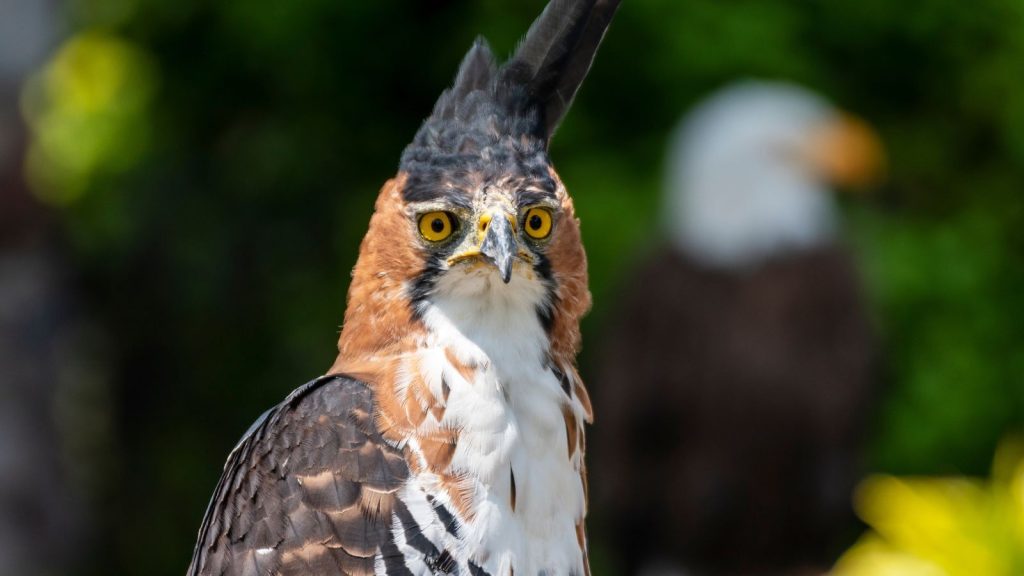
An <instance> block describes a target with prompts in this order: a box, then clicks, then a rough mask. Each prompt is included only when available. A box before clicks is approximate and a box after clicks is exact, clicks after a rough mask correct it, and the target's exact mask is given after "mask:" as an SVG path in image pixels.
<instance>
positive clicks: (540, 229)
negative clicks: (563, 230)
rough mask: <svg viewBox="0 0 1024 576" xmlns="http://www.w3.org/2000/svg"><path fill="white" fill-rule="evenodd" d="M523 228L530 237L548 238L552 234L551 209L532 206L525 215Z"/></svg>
mask: <svg viewBox="0 0 1024 576" xmlns="http://www.w3.org/2000/svg"><path fill="white" fill-rule="evenodd" d="M523 228H524V229H525V230H526V234H527V235H528V236H529V237H530V238H536V239H538V240H540V239H542V238H547V237H548V235H549V234H551V211H550V210H548V209H547V208H530V209H529V210H527V211H526V216H524V217H523Z"/></svg>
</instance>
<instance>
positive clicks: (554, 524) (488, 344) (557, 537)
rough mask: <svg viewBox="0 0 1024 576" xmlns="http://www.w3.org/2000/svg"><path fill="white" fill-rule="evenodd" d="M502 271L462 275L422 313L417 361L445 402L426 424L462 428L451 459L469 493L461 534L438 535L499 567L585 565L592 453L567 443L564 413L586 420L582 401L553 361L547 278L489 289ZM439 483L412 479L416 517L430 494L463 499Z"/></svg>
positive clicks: (560, 570) (494, 570) (559, 570)
mask: <svg viewBox="0 0 1024 576" xmlns="http://www.w3.org/2000/svg"><path fill="white" fill-rule="evenodd" d="M495 281H497V282H500V280H498V279H497V277H496V276H493V275H490V274H483V273H481V274H480V275H479V276H467V277H464V278H461V279H460V281H459V282H458V284H453V285H451V286H446V287H443V288H444V290H442V291H439V292H440V294H441V295H439V296H437V297H436V298H435V299H434V300H433V302H432V304H431V306H430V307H429V309H428V310H427V311H426V313H425V315H424V320H425V321H426V324H427V326H428V328H429V330H430V336H429V338H428V339H427V342H426V347H425V348H424V349H423V350H421V351H420V353H419V361H418V362H417V364H418V366H419V371H420V373H421V374H420V376H421V377H422V378H423V379H424V380H425V381H426V382H427V386H428V387H429V388H430V389H431V390H433V391H435V393H437V394H439V395H440V396H443V397H445V410H444V412H443V417H442V418H440V420H436V419H428V420H426V421H425V422H424V424H423V426H427V427H431V426H433V427H437V428H445V427H448V428H452V429H456V430H458V443H457V446H456V448H455V451H454V454H453V456H452V458H451V463H450V465H449V467H448V470H449V472H450V474H451V475H453V476H456V477H459V478H461V479H462V481H461V483H460V487H461V489H462V490H465V491H467V492H468V494H466V495H465V496H466V498H465V501H464V502H463V503H462V507H463V508H465V502H467V501H468V502H471V510H470V512H469V514H468V516H470V517H466V518H462V519H461V520H462V522H461V528H460V533H459V534H458V536H459V538H457V539H456V538H454V537H453V535H451V534H448V535H445V534H443V530H441V527H436V529H435V534H434V535H433V536H436V537H438V538H441V539H443V540H444V539H446V540H447V541H448V542H449V543H450V544H451V545H452V546H455V547H456V548H457V549H460V552H461V554H456V556H460V555H464V557H463V558H462V559H463V560H470V559H471V560H473V561H474V562H475V563H476V564H478V565H479V566H480V567H482V568H483V569H484V570H486V571H487V572H488V573H490V574H494V575H496V576H497V575H502V576H504V575H506V574H509V573H511V572H512V571H514V573H516V574H538V573H546V574H579V575H581V576H582V574H583V573H584V568H583V566H584V558H583V552H582V551H581V546H580V542H579V539H578V536H577V534H578V532H577V527H578V526H579V525H581V524H582V521H583V516H584V512H585V502H584V498H585V497H584V488H583V479H582V476H581V468H582V458H583V456H582V453H581V451H580V450H572V449H571V447H570V444H569V438H568V436H569V432H568V431H567V421H566V416H565V411H569V412H570V413H572V414H573V415H574V418H573V419H572V422H573V424H574V425H575V423H576V422H582V419H583V415H582V408H581V407H580V406H578V405H576V404H577V403H575V402H572V401H571V399H570V397H569V396H568V395H567V394H566V392H565V391H564V390H563V387H562V384H561V382H560V379H559V376H558V375H557V374H556V372H555V370H554V369H553V367H552V366H551V365H550V360H549V357H548V339H547V335H546V333H545V331H544V329H543V327H542V326H541V323H540V320H539V318H538V316H537V312H536V310H537V309H536V305H537V303H538V302H539V301H540V299H541V298H543V294H544V293H543V287H542V286H541V285H540V284H539V283H538V282H533V281H531V280H529V279H526V278H523V277H520V276H515V277H514V278H513V280H512V283H511V284H509V285H508V286H505V285H501V286H500V289H494V290H492V288H494V286H492V284H491V282H495ZM567 447H569V448H567ZM413 449H414V450H415V449H416V447H415V446H413ZM441 484H443V479H442V478H439V477H438V476H437V475H436V474H432V473H422V474H419V475H418V476H417V477H415V478H414V480H413V481H412V482H411V483H410V485H409V487H408V488H407V489H406V492H407V494H406V498H407V501H412V502H415V501H421V505H420V506H419V510H415V509H414V510H413V514H414V516H417V515H418V516H420V517H422V518H424V519H426V518H427V516H428V515H429V514H428V513H429V508H428V507H429V505H430V504H429V502H428V501H427V498H426V495H428V494H429V495H431V498H436V499H439V500H441V501H442V502H443V503H445V504H446V505H450V506H451V507H452V508H453V509H459V508H460V503H459V502H453V500H457V499H458V497H457V496H453V495H452V494H451V489H450V486H449V487H448V488H449V489H448V491H447V492H448V493H445V491H444V490H443V488H444V487H443V486H441ZM414 492H418V493H414ZM412 507H413V508H415V505H413V506H412ZM428 536H429V535H428Z"/></svg>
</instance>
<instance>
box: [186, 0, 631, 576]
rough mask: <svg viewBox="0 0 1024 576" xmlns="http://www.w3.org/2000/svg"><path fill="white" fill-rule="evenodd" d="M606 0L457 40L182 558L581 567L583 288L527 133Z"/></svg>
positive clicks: (225, 562)
mask: <svg viewBox="0 0 1024 576" xmlns="http://www.w3.org/2000/svg"><path fill="white" fill-rule="evenodd" d="M617 7H618V1H617V0H596V1H595V0H552V2H551V3H550V4H549V5H548V7H547V8H546V9H545V11H544V13H543V14H542V15H541V16H540V17H539V18H538V20H537V22H535V23H534V25H533V26H532V27H531V29H530V31H529V32H528V33H527V35H526V37H525V39H524V40H523V43H522V44H521V46H520V47H519V49H518V51H517V52H516V54H515V55H514V56H513V58H512V59H511V60H510V62H508V63H507V64H505V65H503V66H500V67H499V66H498V65H497V64H496V63H495V61H494V58H493V56H492V55H491V52H490V49H489V48H488V47H487V45H486V44H485V43H484V42H483V41H482V40H481V41H478V42H477V43H476V44H475V45H474V46H473V48H472V49H471V50H470V52H469V54H468V55H467V56H466V58H465V60H464V61H463V64H462V67H461V68H460V70H459V74H458V77H457V78H456V80H455V84H454V85H453V87H452V88H451V89H450V90H448V91H446V92H445V93H444V94H443V95H442V96H441V99H440V100H439V101H438V104H437V106H436V108H435V110H434V112H433V114H432V115H431V116H430V118H428V119H427V121H426V122H425V123H424V125H423V127H422V128H421V129H420V131H419V133H418V134H417V136H416V138H415V140H414V141H413V143H412V144H410V146H409V147H408V148H407V149H406V151H405V153H404V154H403V156H402V162H401V165H400V170H399V175H398V177H396V178H395V179H393V180H391V181H390V182H388V183H387V184H386V185H385V186H384V188H383V190H382V191H381V193H380V196H379V197H378V199H377V203H376V206H375V213H374V215H373V217H372V219H371V221H370V226H369V231H368V232H367V235H366V237H365V239H364V241H363V243H362V246H361V249H360V256H359V260H358V262H357V264H356V267H355V271H354V273H353V280H352V285H351V287H350V289H349V300H348V309H347V311H346V314H345V323H344V327H343V330H342V334H341V338H340V341H339V355H338V358H337V360H336V362H335V364H334V365H333V367H332V368H331V370H330V371H329V372H328V375H327V376H324V377H322V378H319V379H317V380H314V381H313V382H310V383H309V384H307V385H305V386H303V387H301V388H299V389H297V390H296V391H295V392H293V393H292V394H291V395H290V396H289V397H288V398H287V399H286V400H285V401H284V402H283V403H282V404H280V405H278V406H276V407H275V408H273V409H272V410H270V411H269V412H268V413H267V414H265V415H264V416H263V417H262V418H261V419H260V420H258V421H257V423H256V424H254V425H253V427H252V428H251V429H250V431H249V432H248V433H246V435H245V436H244V437H243V439H242V441H241V442H240V443H239V445H238V446H237V447H236V448H235V450H234V451H233V452H232V454H231V456H230V457H229V459H228V462H227V465H226V466H225V471H224V475H223V476H222V478H221V481H220V483H219V485H218V486H217V489H216V491H215V493H214V495H213V498H212V500H211V502H210V505H209V507H208V509H207V512H206V516H205V518H204V520H203V523H202V526H201V528H200V532H199V539H198V543H197V545H196V548H195V552H194V554H193V559H192V564H191V566H190V568H189V572H188V574H189V575H190V576H199V575H203V576H215V575H218V576H219V575H246V576H248V575H253V576H256V575H282V576H285V575H293V574H294V575H300V574H301V575H340V574H353V575H363V574H398V575H423V574H458V575H472V576H476V575H482V574H493V575H496V576H498V575H500V576H505V575H511V574H513V573H519V574H548V575H551V576H553V575H555V574H575V575H579V576H582V575H583V574H585V573H587V572H588V570H589V569H588V559H587V549H586V540H585V534H584V527H583V522H584V515H585V513H586V501H585V498H586V488H585V486H586V479H585V473H584V468H583V423H584V422H586V421H589V419H590V418H591V409H590V402H589V399H588V397H587V393H586V390H585V388H584V387H583V384H582V382H581V381H580V379H579V376H578V374H577V371H576V367H575V356H576V353H577V351H578V348H579V319H580V317H581V316H582V315H583V314H584V313H586V311H587V309H588V308H589V306H590V294H589V292H588V290H587V273H586V257H585V255H584V252H583V246H582V243H581V240H580V231H579V223H578V221H577V219H576V217H575V213H574V210H573V205H572V201H571V199H570V198H569V196H568V194H567V192H566V189H565V187H564V186H563V185H562V183H561V180H560V179H559V178H558V176H557V174H556V173H555V172H554V170H553V168H552V167H551V163H550V159H549V158H548V154H547V145H548V141H549V140H550V137H551V135H552V134H553V132H554V130H555V128H556V127H557V125H558V123H559V122H560V121H561V119H562V117H563V116H564V114H565V113H566V111H567V109H568V107H569V105H570V103H571V101H572V99H573V97H574V95H575V94H576V91H577V89H578V88H579V85H580V83H581V82H582V80H583V78H584V76H585V75H586V72H587V70H588V69H589V68H590V64H591V62H592V60H593V57H594V54H595V52H596V50H597V48H598V46H599V44H600V42H601V40H602V38H603V36H604V32H605V30H606V28H607V26H608V24H609V22H610V20H611V17H612V15H613V14H614V12H615V10H616V9H617Z"/></svg>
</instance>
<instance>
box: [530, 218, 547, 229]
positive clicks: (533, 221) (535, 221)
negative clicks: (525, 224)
mask: <svg viewBox="0 0 1024 576" xmlns="http://www.w3.org/2000/svg"><path fill="white" fill-rule="evenodd" d="M543 225H544V221H543V220H541V219H540V216H538V215H536V214H534V215H533V216H530V228H532V229H534V230H540V227H541V226H543Z"/></svg>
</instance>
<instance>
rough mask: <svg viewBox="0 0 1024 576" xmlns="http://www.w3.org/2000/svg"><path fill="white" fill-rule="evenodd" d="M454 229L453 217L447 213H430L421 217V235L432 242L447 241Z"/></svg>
mask: <svg viewBox="0 0 1024 576" xmlns="http://www.w3.org/2000/svg"><path fill="white" fill-rule="evenodd" d="M452 229H453V226H452V216H451V214H448V213H447V212H428V213H426V214H424V215H423V216H420V234H422V235H423V237H424V238H426V239H427V240H430V241H431V242H440V241H442V240H445V239H447V238H448V237H449V236H451V235H452V231H453V230H452Z"/></svg>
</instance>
